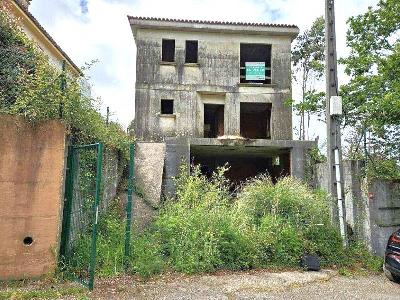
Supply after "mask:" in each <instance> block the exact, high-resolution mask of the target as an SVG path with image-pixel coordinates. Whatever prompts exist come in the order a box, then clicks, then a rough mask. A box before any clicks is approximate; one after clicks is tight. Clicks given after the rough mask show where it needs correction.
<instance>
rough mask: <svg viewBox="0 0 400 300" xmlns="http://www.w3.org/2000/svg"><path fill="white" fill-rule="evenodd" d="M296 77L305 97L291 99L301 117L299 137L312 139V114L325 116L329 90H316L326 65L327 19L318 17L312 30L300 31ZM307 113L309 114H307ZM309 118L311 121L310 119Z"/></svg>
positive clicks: (294, 57)
mask: <svg viewBox="0 0 400 300" xmlns="http://www.w3.org/2000/svg"><path fill="white" fill-rule="evenodd" d="M292 61H293V69H294V71H295V73H293V79H294V81H295V82H296V83H298V84H299V85H300V86H301V99H299V101H294V100H292V99H290V100H288V101H287V104H290V105H292V107H293V109H294V111H295V112H296V114H297V115H298V116H300V124H299V139H300V140H306V139H308V130H309V127H310V119H311V115H312V114H315V115H316V116H318V117H320V118H322V117H324V112H325V93H324V92H321V91H317V90H316V89H315V83H316V82H318V81H320V80H321V79H322V76H323V75H324V68H325V20H324V18H323V17H319V18H317V19H315V21H314V22H313V24H312V25H311V27H310V28H309V29H306V30H305V31H304V32H302V33H301V34H299V36H298V37H297V38H296V40H295V45H294V47H293V51H292ZM306 114H307V117H306ZM306 119H307V122H306Z"/></svg>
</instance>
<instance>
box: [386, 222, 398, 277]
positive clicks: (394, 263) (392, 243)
mask: <svg viewBox="0 0 400 300" xmlns="http://www.w3.org/2000/svg"><path fill="white" fill-rule="evenodd" d="M383 272H384V273H385V275H386V277H387V278H389V279H390V280H392V281H395V282H398V283H400V229H399V230H397V231H396V232H395V233H393V234H392V235H391V236H390V238H389V240H388V243H387V246H386V251H385V262H384V264H383Z"/></svg>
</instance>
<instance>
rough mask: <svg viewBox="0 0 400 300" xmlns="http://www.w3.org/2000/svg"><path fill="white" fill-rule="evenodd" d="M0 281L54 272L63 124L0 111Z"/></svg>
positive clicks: (61, 168) (58, 224)
mask: <svg viewBox="0 0 400 300" xmlns="http://www.w3.org/2000/svg"><path fill="white" fill-rule="evenodd" d="M0 141H1V143H0V207H1V209H0V280H9V279H22V278H32V277H39V276H41V275H45V274H47V273H51V272H54V270H55V267H56V262H57V252H58V241H59V232H60V226H61V211H62V199H63V182H64V161H65V154H66V153H65V128H64V125H63V124H61V122H59V121H47V122H44V123H40V124H37V125H35V126H33V125H31V124H30V123H28V122H26V121H25V120H24V119H23V118H21V117H15V116H10V115H0Z"/></svg>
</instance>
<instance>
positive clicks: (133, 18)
mask: <svg viewBox="0 0 400 300" xmlns="http://www.w3.org/2000/svg"><path fill="white" fill-rule="evenodd" d="M128 19H129V20H138V21H141V20H148V21H162V22H174V23H192V24H213V25H238V26H255V27H286V28H297V29H298V27H297V26H296V25H292V24H277V23H251V22H229V21H207V20H187V19H170V18H155V17H140V16H128Z"/></svg>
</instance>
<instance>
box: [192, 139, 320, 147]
mask: <svg viewBox="0 0 400 300" xmlns="http://www.w3.org/2000/svg"><path fill="white" fill-rule="evenodd" d="M189 143H190V145H198V146H248V147H276V148H302V149H309V148H312V147H314V146H315V145H316V142H314V141H293V140H265V139H254V140H250V139H243V140H241V139H215V138H191V139H190V140H189Z"/></svg>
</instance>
